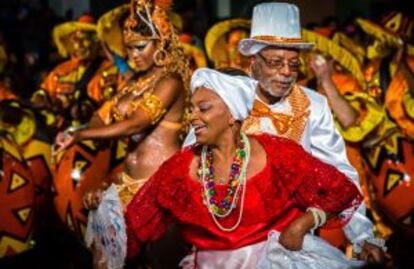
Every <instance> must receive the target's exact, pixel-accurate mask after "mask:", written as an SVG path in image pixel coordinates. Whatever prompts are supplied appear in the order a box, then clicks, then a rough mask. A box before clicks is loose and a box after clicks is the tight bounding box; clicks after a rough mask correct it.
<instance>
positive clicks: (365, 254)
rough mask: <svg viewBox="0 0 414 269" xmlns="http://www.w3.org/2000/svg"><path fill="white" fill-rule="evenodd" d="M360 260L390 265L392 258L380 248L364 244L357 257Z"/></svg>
mask: <svg viewBox="0 0 414 269" xmlns="http://www.w3.org/2000/svg"><path fill="white" fill-rule="evenodd" d="M357 257H358V258H359V259H360V260H364V261H367V262H373V263H385V264H387V265H391V263H392V257H391V255H390V254H388V253H387V252H384V251H383V250H382V249H381V248H380V247H378V246H376V245H374V244H370V243H368V242H365V243H364V245H363V246H362V251H361V253H359V254H358V255H357Z"/></svg>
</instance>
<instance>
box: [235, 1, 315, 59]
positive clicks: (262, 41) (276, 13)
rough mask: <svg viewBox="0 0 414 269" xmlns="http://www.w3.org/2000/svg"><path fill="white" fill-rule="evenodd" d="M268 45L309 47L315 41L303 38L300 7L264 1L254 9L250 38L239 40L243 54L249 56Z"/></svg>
mask: <svg viewBox="0 0 414 269" xmlns="http://www.w3.org/2000/svg"><path fill="white" fill-rule="evenodd" d="M267 46H275V47H281V48H296V49H309V48H311V47H312V46H313V43H307V42H305V41H304V40H303V39H302V35H301V27H300V19H299V9H298V7H297V6H295V5H292V4H288V3H264V4H259V5H257V6H255V7H254V9H253V18H252V29H251V32H250V38H245V39H242V40H240V42H239V51H240V53H241V54H243V55H246V56H249V55H253V54H256V53H258V52H259V51H261V50H262V49H264V48H265V47H267Z"/></svg>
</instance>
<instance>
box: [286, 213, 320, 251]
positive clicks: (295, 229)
mask: <svg viewBox="0 0 414 269" xmlns="http://www.w3.org/2000/svg"><path fill="white" fill-rule="evenodd" d="M314 224H315V220H314V218H313V215H312V213H311V212H306V213H305V214H303V215H302V216H300V217H299V218H297V219H295V220H294V221H292V222H291V223H290V224H289V225H288V226H287V227H286V228H285V229H283V231H282V232H281V233H280V237H279V243H280V244H281V245H282V246H283V247H284V248H286V249H288V250H292V251H298V250H301V249H302V244H303V238H304V237H305V235H306V234H307V233H308V232H309V231H310V230H311V229H312V227H313V226H314Z"/></svg>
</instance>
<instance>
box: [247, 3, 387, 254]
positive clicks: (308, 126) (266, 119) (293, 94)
mask: <svg viewBox="0 0 414 269" xmlns="http://www.w3.org/2000/svg"><path fill="white" fill-rule="evenodd" d="M250 36H251V37H250V38H248V39H244V40H242V41H241V42H240V43H239V49H240V52H241V53H242V54H244V55H254V54H256V53H258V52H260V51H261V50H262V49H264V48H265V47H268V46H274V47H279V48H296V49H310V48H311V47H312V46H313V45H314V44H313V43H311V42H306V41H305V40H304V39H303V38H302V35H301V29H300V23H299V10H298V8H297V7H296V6H294V5H290V4H282V3H269V4H260V5H258V6H256V7H255V9H254V11H253V20H252V31H251V34H250ZM243 129H244V130H245V131H246V132H247V133H250V134H260V133H270V134H274V135H278V136H282V137H286V138H289V139H292V140H294V141H295V142H297V143H298V144H300V145H301V146H303V148H304V149H305V150H306V151H307V152H309V153H311V154H312V156H314V157H316V158H318V159H319V160H321V161H323V162H325V163H328V164H331V165H333V166H334V167H336V168H338V170H339V171H341V172H343V173H344V174H345V175H347V176H348V177H349V178H350V179H352V181H353V182H354V183H355V185H356V186H357V187H358V188H359V182H358V174H357V172H356V170H355V169H354V168H353V167H352V166H351V165H350V164H349V161H348V159H347V155H346V150H345V143H344V140H343V139H342V137H341V135H340V134H339V132H338V131H337V129H336V128H335V123H334V121H333V117H332V114H331V110H330V108H329V105H328V102H327V99H326V98H325V97H324V96H322V95H321V94H319V93H317V92H315V91H313V90H311V89H308V88H305V87H302V86H299V85H298V84H295V85H293V87H292V89H291V91H290V92H289V93H288V94H287V95H286V96H284V97H282V99H281V100H280V101H279V102H277V103H275V104H271V105H267V104H265V103H264V102H262V101H261V100H260V99H259V98H258V97H256V100H255V104H254V107H253V110H252V113H251V116H250V117H249V118H248V119H247V120H246V121H245V122H244V126H243ZM344 232H345V234H346V236H347V238H348V239H349V240H350V241H351V242H352V243H353V244H354V245H355V247H356V248H358V247H357V246H359V245H360V244H361V243H362V242H364V241H365V240H369V239H373V237H374V235H373V232H372V223H371V221H370V220H369V219H368V218H367V217H366V216H365V205H364V204H363V203H362V204H361V206H360V208H359V210H358V211H357V212H356V213H355V214H354V217H353V218H352V220H351V221H350V223H349V224H348V225H346V226H345V227H344ZM381 245H383V242H382V243H381Z"/></svg>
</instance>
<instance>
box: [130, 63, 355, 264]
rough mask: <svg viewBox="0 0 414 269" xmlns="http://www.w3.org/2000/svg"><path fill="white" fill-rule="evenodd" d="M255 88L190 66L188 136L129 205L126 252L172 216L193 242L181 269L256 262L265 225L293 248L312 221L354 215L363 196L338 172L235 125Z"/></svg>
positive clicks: (332, 221)
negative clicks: (178, 149) (177, 151)
mask: <svg viewBox="0 0 414 269" xmlns="http://www.w3.org/2000/svg"><path fill="white" fill-rule="evenodd" d="M255 87H256V82H255V81H254V80H251V79H250V78H247V77H243V76H230V75H226V74H223V73H220V72H218V71H214V70H211V69H207V68H202V69H199V70H197V71H196V72H195V73H194V75H193V77H192V80H191V88H192V90H193V96H192V99H191V107H192V112H191V124H192V127H193V132H192V133H193V134H195V138H196V141H195V142H196V143H195V144H194V145H191V146H188V147H185V148H184V149H183V150H182V151H181V152H179V153H177V154H175V155H174V156H173V157H172V158H170V159H169V160H168V161H166V162H165V163H164V164H163V165H162V166H161V167H160V169H159V170H158V171H157V172H156V173H155V174H154V175H153V176H152V178H151V179H150V180H149V181H148V182H147V183H146V184H145V185H144V187H143V188H142V189H141V190H140V191H139V192H138V194H137V195H136V196H135V197H134V199H133V200H132V202H131V203H130V204H129V205H128V207H127V213H126V224H127V234H128V257H129V258H132V257H134V256H135V255H136V254H137V253H138V252H139V250H140V248H141V247H142V246H143V244H144V243H146V242H148V241H153V240H156V239H157V238H159V237H160V236H161V235H162V234H163V233H164V232H165V230H166V228H167V226H168V224H169V223H171V222H172V221H175V222H176V223H177V224H178V225H179V227H180V229H181V232H182V235H183V237H184V239H185V240H186V241H187V242H188V243H190V244H192V245H193V246H194V249H195V252H194V253H193V254H194V255H190V256H188V257H187V258H186V259H185V260H183V262H182V264H181V265H182V266H183V267H186V266H191V267H193V268H194V267H196V268H254V267H256V266H257V265H258V263H259V262H260V261H259V256H260V255H261V253H262V252H263V251H262V250H263V247H265V245H266V241H267V238H268V235H269V232H271V231H279V232H281V233H280V237H278V242H279V243H280V244H281V246H283V247H284V248H285V249H287V250H300V249H301V248H302V243H303V241H304V237H305V235H306V234H307V233H309V232H310V231H311V230H312V229H313V228H316V227H319V226H322V225H325V226H329V227H338V226H340V225H343V224H345V223H346V221H347V220H349V218H350V214H347V215H346V216H345V215H341V216H340V215H339V214H340V212H342V211H344V210H346V209H347V211H348V212H350V213H352V212H351V211H353V210H354V209H355V208H356V207H357V206H358V204H359V203H360V201H361V195H360V194H359V192H358V190H357V189H356V187H355V186H354V184H353V183H352V182H351V181H350V180H349V179H348V178H346V177H345V175H343V174H342V173H340V172H339V171H338V170H336V169H335V168H334V167H332V166H330V165H327V164H324V163H322V162H321V161H319V160H317V159H315V158H313V157H312V156H311V155H309V154H308V153H306V152H305V151H304V150H303V149H302V148H301V147H300V146H298V145H297V144H296V143H294V142H291V141H290V140H287V139H284V138H279V137H275V136H271V135H259V136H246V135H245V134H244V133H242V132H241V129H240V127H241V122H242V121H243V119H245V118H246V117H247V116H248V114H249V112H250V109H251V108H252V104H253V100H254V95H255ZM190 135H191V134H190ZM187 141H191V139H188V140H187ZM305 241H306V240H305ZM278 268H279V267H278ZM332 268H341V267H332Z"/></svg>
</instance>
